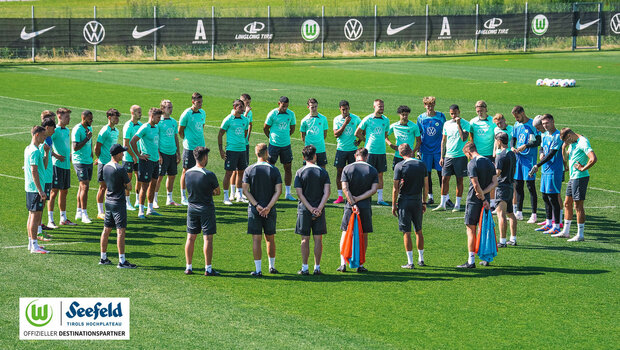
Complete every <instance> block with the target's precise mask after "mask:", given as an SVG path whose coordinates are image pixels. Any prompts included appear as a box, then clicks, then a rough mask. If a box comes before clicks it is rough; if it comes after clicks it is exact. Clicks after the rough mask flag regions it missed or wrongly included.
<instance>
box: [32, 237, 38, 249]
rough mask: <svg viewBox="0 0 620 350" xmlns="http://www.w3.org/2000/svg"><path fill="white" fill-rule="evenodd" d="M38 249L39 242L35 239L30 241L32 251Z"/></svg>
mask: <svg viewBox="0 0 620 350" xmlns="http://www.w3.org/2000/svg"><path fill="white" fill-rule="evenodd" d="M37 249H39V242H38V241H37V240H36V239H33V240H32V250H37Z"/></svg>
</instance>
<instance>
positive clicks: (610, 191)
mask: <svg viewBox="0 0 620 350" xmlns="http://www.w3.org/2000/svg"><path fill="white" fill-rule="evenodd" d="M590 188H591V189H593V190H597V191H603V192H609V193H616V194H620V191H613V190H608V189H605V188H598V187H593V186H590Z"/></svg>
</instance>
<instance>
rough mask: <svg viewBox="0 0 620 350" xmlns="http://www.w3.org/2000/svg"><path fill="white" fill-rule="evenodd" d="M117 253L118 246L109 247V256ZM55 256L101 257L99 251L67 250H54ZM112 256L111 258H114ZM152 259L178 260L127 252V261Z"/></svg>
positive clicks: (158, 255) (166, 256)
mask: <svg viewBox="0 0 620 350" xmlns="http://www.w3.org/2000/svg"><path fill="white" fill-rule="evenodd" d="M116 252H117V250H116V246H115V245H114V246H108V254H112V255H115V254H116ZM52 253H53V254H54V255H56V254H60V255H82V256H97V257H99V256H100V253H99V250H98V249H97V250H96V251H94V250H66V249H54V250H53V251H52ZM112 255H111V256H112ZM150 258H167V259H178V256H176V255H163V254H150V253H145V252H133V251H129V252H127V259H128V260H129V259H150Z"/></svg>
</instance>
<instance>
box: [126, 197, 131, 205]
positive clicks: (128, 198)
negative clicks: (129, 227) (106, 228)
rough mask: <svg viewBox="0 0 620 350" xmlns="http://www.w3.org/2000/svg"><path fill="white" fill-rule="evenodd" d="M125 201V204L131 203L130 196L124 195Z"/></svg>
mask: <svg viewBox="0 0 620 350" xmlns="http://www.w3.org/2000/svg"><path fill="white" fill-rule="evenodd" d="M125 202H127V205H130V204H131V196H125Z"/></svg>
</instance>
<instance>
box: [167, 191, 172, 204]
mask: <svg viewBox="0 0 620 350" xmlns="http://www.w3.org/2000/svg"><path fill="white" fill-rule="evenodd" d="M166 200H167V201H168V202H172V192H167V193H166Z"/></svg>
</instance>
